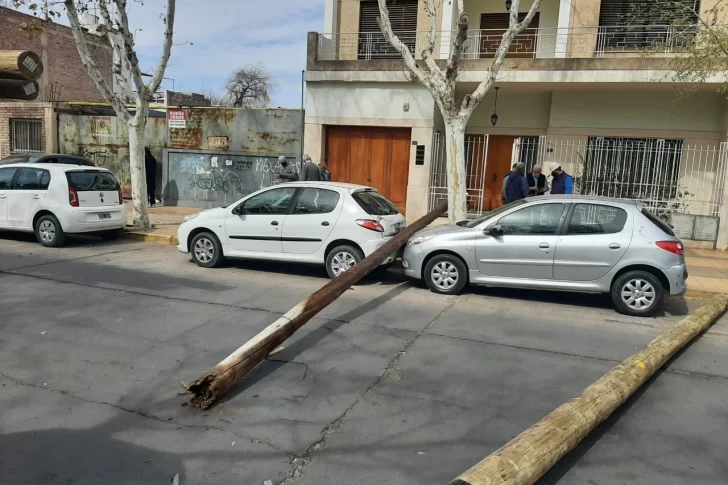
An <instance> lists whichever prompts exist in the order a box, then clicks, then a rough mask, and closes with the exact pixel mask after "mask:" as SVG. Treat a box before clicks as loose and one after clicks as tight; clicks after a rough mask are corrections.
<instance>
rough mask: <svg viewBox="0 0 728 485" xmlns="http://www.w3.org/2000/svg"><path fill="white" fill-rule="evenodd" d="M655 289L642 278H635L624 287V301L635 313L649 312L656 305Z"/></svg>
mask: <svg viewBox="0 0 728 485" xmlns="http://www.w3.org/2000/svg"><path fill="white" fill-rule="evenodd" d="M655 296H656V292H655V287H654V286H652V285H651V284H650V282H649V281H645V280H643V279H642V278H634V279H631V280H629V281H627V283H625V284H624V286H622V301H623V302H624V304H625V305H627V306H628V307H629V308H631V309H632V310H635V311H643V310H647V309H648V308H649V307H651V306H652V305H654V304H655Z"/></svg>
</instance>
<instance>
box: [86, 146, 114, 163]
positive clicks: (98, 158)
mask: <svg viewBox="0 0 728 485" xmlns="http://www.w3.org/2000/svg"><path fill="white" fill-rule="evenodd" d="M81 156H82V157H83V158H85V159H87V160H91V161H92V162H94V165H96V166H97V167H103V166H104V165H106V161H107V160H108V159H109V152H108V151H107V150H106V148H105V147H86V149H85V150H84V151H83V153H82V154H81Z"/></svg>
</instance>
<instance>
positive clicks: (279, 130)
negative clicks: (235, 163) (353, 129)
mask: <svg viewBox="0 0 728 485" xmlns="http://www.w3.org/2000/svg"><path fill="white" fill-rule="evenodd" d="M182 111H185V113H186V114H187V122H186V125H187V126H186V127H185V128H172V129H170V130H169V148H178V149H183V150H214V151H221V152H232V153H241V152H245V153H256V154H260V155H271V154H276V153H285V154H288V153H299V152H300V150H301V137H302V134H303V116H302V112H301V110H298V109H231V108H197V109H195V108H185V109H183V110H182Z"/></svg>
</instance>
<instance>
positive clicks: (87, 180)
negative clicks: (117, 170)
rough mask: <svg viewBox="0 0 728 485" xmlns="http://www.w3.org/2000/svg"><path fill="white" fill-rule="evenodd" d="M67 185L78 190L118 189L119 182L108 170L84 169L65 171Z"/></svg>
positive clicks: (108, 190)
mask: <svg viewBox="0 0 728 485" xmlns="http://www.w3.org/2000/svg"><path fill="white" fill-rule="evenodd" d="M66 178H67V179H68V186H69V187H70V188H72V189H76V190H77V191H78V192H98V191H104V190H105V191H107V192H110V191H113V190H119V182H117V181H116V177H114V175H113V174H111V173H109V172H100V171H98V170H85V171H79V172H66Z"/></svg>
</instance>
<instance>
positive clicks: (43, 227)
mask: <svg viewBox="0 0 728 485" xmlns="http://www.w3.org/2000/svg"><path fill="white" fill-rule="evenodd" d="M35 237H36V239H38V242H39V243H41V244H42V245H43V246H46V247H49V248H57V247H58V246H60V245H62V244H63V241H65V240H66V233H65V232H63V228H62V227H61V223H60V222H58V219H57V218H56V216H54V215H52V214H46V215H44V216H41V217H39V218H38V220H37V221H36V222H35Z"/></svg>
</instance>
